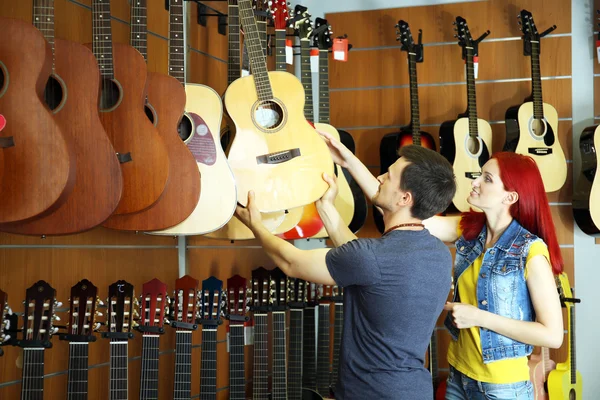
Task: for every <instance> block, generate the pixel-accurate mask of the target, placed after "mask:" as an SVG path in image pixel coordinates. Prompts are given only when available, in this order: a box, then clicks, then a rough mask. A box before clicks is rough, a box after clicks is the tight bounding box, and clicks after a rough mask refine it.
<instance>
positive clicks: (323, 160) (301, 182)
mask: <svg viewBox="0 0 600 400" xmlns="http://www.w3.org/2000/svg"><path fill="white" fill-rule="evenodd" d="M268 76H269V79H270V82H271V87H272V91H273V97H274V98H275V99H276V100H277V101H278V102H279V103H280V105H281V107H283V108H284V109H285V112H284V113H283V114H284V116H283V121H282V122H281V123H280V124H279V125H278V126H277V127H276V128H275V129H272V130H269V133H267V132H263V131H261V130H259V128H257V126H256V125H255V121H254V115H255V113H254V109H255V107H256V106H257V105H258V97H257V92H256V86H255V84H254V76H252V75H250V76H246V77H243V78H240V79H237V80H236V81H234V82H233V83H232V84H231V85H230V86H229V88H228V89H227V92H226V93H225V108H226V109H227V111H228V113H229V115H230V117H231V118H232V120H233V121H234V123H235V127H236V136H235V138H234V140H233V143H232V144H231V148H230V149H229V165H230V166H231V169H232V170H233V173H234V175H235V181H236V183H237V185H238V192H237V197H238V202H239V203H240V204H242V205H244V206H245V205H246V203H247V201H248V191H249V190H254V191H255V192H256V205H257V207H258V209H259V210H260V211H262V212H272V211H281V210H286V209H291V208H296V207H301V206H304V205H306V204H310V203H313V202H315V201H316V200H318V199H319V198H320V197H321V196H322V195H323V193H325V191H326V190H327V188H328V185H327V183H326V182H325V181H324V180H323V178H322V175H323V173H324V172H326V173H328V174H333V161H332V160H331V155H330V153H329V149H328V148H327V145H326V144H325V142H324V141H323V140H322V139H321V137H320V136H319V135H318V134H317V132H316V131H315V130H314V129H313V128H312V127H311V126H310V124H309V123H308V121H306V118H305V117H304V112H303V107H304V89H303V88H302V84H301V83H300V81H299V80H298V79H297V78H296V77H294V76H293V75H291V74H289V73H287V72H281V71H275V72H269V73H268ZM261 129H262V128H261ZM294 149H298V150H299V156H291V157H290V158H291V159H289V161H285V162H279V163H268V162H267V163H262V164H259V162H258V161H257V157H259V156H266V155H275V154H278V153H279V154H282V153H285V152H288V151H291V150H294Z"/></svg>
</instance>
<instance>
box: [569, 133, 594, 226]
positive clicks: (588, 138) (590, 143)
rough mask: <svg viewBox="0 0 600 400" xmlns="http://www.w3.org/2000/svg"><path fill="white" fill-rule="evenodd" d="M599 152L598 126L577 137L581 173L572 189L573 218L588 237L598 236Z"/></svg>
mask: <svg viewBox="0 0 600 400" xmlns="http://www.w3.org/2000/svg"><path fill="white" fill-rule="evenodd" d="M598 150H600V129H599V125H596V126H590V127H587V128H585V129H584V130H583V132H582V133H581V136H580V137H579V154H580V156H581V172H580V174H579V176H578V177H577V180H576V181H575V187H574V189H573V217H574V218H575V222H577V225H578V226H579V228H580V229H581V230H582V231H583V232H585V233H586V234H588V235H592V236H598V235H600V206H599V204H600V174H597V173H596V172H597V169H598V163H599V162H598V161H599V160H598Z"/></svg>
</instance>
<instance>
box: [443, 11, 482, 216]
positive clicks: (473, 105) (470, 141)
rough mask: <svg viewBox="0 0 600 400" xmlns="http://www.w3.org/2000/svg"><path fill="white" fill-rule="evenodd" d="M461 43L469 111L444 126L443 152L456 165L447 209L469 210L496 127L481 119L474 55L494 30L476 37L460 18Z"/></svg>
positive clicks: (459, 39) (458, 28)
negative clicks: (473, 190)
mask: <svg viewBox="0 0 600 400" xmlns="http://www.w3.org/2000/svg"><path fill="white" fill-rule="evenodd" d="M454 24H455V25H456V27H457V28H456V29H457V36H458V45H459V46H460V47H461V48H462V55H463V59H464V60H465V62H466V71H467V101H468V106H467V111H466V113H465V114H461V115H459V116H458V119H456V120H453V121H446V122H444V123H442V125H441V126H440V153H441V154H442V155H443V156H444V157H446V159H447V160H448V161H449V162H450V164H452V166H453V168H454V174H455V175H456V194H455V195H454V199H453V200H452V203H451V204H450V206H449V208H448V210H446V211H447V212H453V211H460V212H465V211H469V209H470V208H471V205H470V204H469V203H468V202H467V198H468V197H469V194H470V193H471V183H472V182H473V180H474V179H475V178H477V177H478V176H480V175H481V167H483V164H485V163H486V162H487V160H488V159H489V158H490V154H491V149H492V128H491V127H490V124H489V123H488V122H487V121H485V120H483V119H481V118H477V95H476V88H475V69H474V63H473V58H474V57H475V56H477V55H478V54H479V53H478V48H479V43H480V42H481V41H482V40H483V39H485V37H486V36H487V35H489V34H490V31H486V32H485V33H484V34H482V35H481V36H480V37H479V38H477V39H476V40H474V39H473V38H472V37H471V32H470V31H469V27H468V25H467V21H466V20H465V19H464V18H462V17H456V21H455V22H454Z"/></svg>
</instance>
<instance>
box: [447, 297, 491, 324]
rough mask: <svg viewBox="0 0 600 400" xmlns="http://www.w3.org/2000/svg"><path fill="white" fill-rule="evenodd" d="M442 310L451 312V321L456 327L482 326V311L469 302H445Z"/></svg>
mask: <svg viewBox="0 0 600 400" xmlns="http://www.w3.org/2000/svg"><path fill="white" fill-rule="evenodd" d="M444 310H446V311H450V312H451V313H452V322H453V323H454V325H456V327H457V328H458V329H466V328H472V327H474V326H482V320H481V318H482V316H483V315H482V314H483V313H484V311H481V310H480V309H479V308H477V307H474V306H472V305H470V304H464V303H451V302H446V304H445V305H444Z"/></svg>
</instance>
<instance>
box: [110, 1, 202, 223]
mask: <svg viewBox="0 0 600 400" xmlns="http://www.w3.org/2000/svg"><path fill="white" fill-rule="evenodd" d="M146 2H147V0H136V1H132V2H131V13H130V14H131V39H130V44H131V46H133V48H135V49H136V50H137V51H139V52H140V54H141V55H142V56H143V57H144V60H146V61H147V60H148V52H147V49H148V40H147V37H148V27H147V23H146V21H147V19H148V15H147V9H146V6H147V4H146ZM173 28H175V29H177V30H179V31H181V32H183V26H182V25H181V24H178V23H177V21H173V20H171V21H170V24H169V29H173ZM173 43H174V42H173V41H169V75H164V74H161V73H157V72H148V77H147V84H146V85H147V88H148V98H147V100H146V115H148V116H149V117H150V120H151V121H152V122H153V123H154V125H155V126H156V129H157V130H158V134H159V135H160V137H161V138H162V140H163V141H164V143H165V146H166V149H167V152H168V154H169V181H168V182H167V186H165V190H164V192H163V193H162V195H161V196H160V198H159V199H158V201H157V202H156V203H154V204H153V205H152V206H151V207H149V208H147V209H145V210H142V211H140V212H137V213H132V214H125V215H114V216H113V217H111V218H110V219H109V220H108V221H106V223H105V224H104V226H105V227H107V228H112V229H119V230H129V231H153V230H160V229H166V228H170V227H172V226H174V225H177V224H179V223H181V222H183V221H184V220H185V219H186V218H188V217H189V216H190V214H191V213H192V212H193V211H194V209H195V208H196V205H197V204H198V200H199V199H200V172H199V170H198V165H197V164H196V160H195V159H194V155H192V153H191V152H190V149H189V148H188V147H187V146H186V145H185V144H184V143H183V141H182V140H181V138H180V137H179V132H178V130H179V129H180V128H179V125H180V122H181V119H182V116H183V112H184V108H185V104H186V93H185V89H184V86H183V85H182V82H180V81H179V80H178V79H177V78H176V75H175V74H174V72H175V70H174V68H173V67H174V66H173V59H174V58H183V55H181V54H180V53H179V51H180V49H179V48H175V47H174V46H173Z"/></svg>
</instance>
